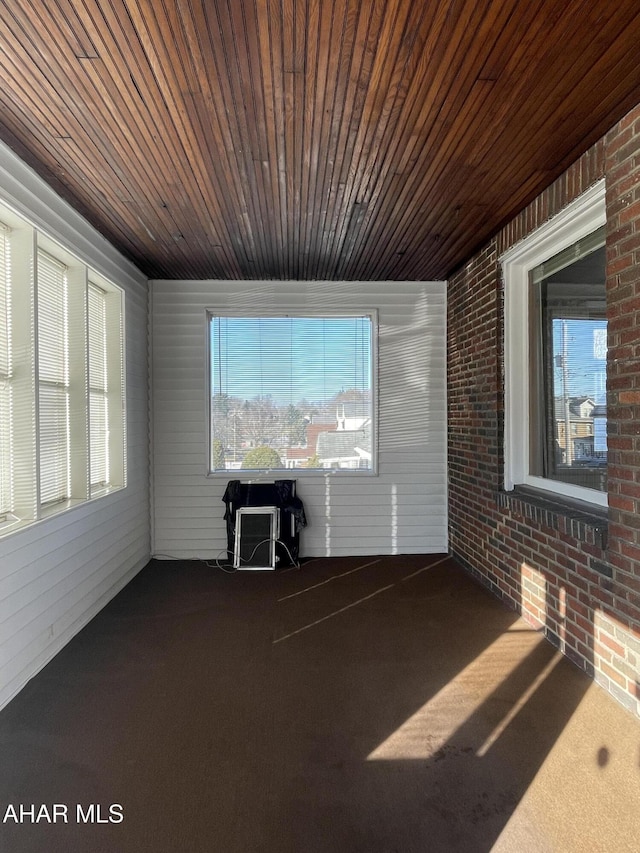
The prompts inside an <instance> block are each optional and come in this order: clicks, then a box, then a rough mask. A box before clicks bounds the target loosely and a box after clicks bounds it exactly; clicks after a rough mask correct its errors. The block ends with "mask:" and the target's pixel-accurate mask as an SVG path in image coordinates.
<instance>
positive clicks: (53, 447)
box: [37, 251, 70, 505]
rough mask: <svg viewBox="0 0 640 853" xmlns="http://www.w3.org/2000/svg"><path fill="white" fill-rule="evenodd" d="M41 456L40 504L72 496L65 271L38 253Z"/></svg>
mask: <svg viewBox="0 0 640 853" xmlns="http://www.w3.org/2000/svg"><path fill="white" fill-rule="evenodd" d="M37 306H38V309H37V313H38V438H39V443H38V458H39V472H40V477H39V481H40V503H41V504H42V505H47V504H51V503H54V502H57V501H62V500H66V499H67V498H68V497H69V496H70V448H69V326H68V291H67V267H66V266H65V265H64V264H61V263H60V262H59V261H57V260H56V259H55V258H52V257H51V256H50V255H48V254H46V253H45V252H42V251H39V252H38V265H37Z"/></svg>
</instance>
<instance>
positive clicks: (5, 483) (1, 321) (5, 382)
mask: <svg viewBox="0 0 640 853" xmlns="http://www.w3.org/2000/svg"><path fill="white" fill-rule="evenodd" d="M12 491H13V489H12V476H11V302H10V291H9V232H8V229H7V227H6V226H4V225H2V224H0V520H2V519H3V518H4V517H5V516H6V515H7V513H9V512H11V511H12V508H13V501H12Z"/></svg>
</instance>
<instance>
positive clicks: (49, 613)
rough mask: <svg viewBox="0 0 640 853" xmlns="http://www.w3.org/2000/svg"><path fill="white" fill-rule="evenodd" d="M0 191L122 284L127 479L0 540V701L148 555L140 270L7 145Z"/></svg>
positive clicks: (1, 156)
mask: <svg viewBox="0 0 640 853" xmlns="http://www.w3.org/2000/svg"><path fill="white" fill-rule="evenodd" d="M0 196H2V197H3V199H5V200H6V201H7V202H8V203H9V204H11V205H12V206H13V207H15V208H16V210H17V211H18V212H19V213H21V214H22V215H24V216H25V217H26V218H28V219H30V220H31V221H32V222H33V223H34V225H36V226H37V227H38V228H40V229H41V230H42V231H43V232H44V233H48V234H49V235H51V236H52V237H54V238H55V239H57V240H59V242H60V243H61V244H62V245H64V246H66V247H67V248H68V249H70V250H71V251H73V252H74V253H75V254H77V256H78V257H79V258H80V259H81V260H83V261H84V262H86V263H87V264H88V265H90V266H91V267H92V268H93V269H95V270H96V271H97V272H99V273H101V274H102V275H104V276H105V277H106V278H108V279H110V280H111V281H113V282H114V283H115V284H117V285H119V286H120V287H122V288H123V290H124V292H125V322H126V340H125V351H126V388H127V397H126V407H127V487H126V488H125V489H122V490H120V491H118V492H114V493H113V494H111V495H108V496H105V497H102V498H98V499H96V500H94V501H90V502H88V503H85V504H83V505H81V506H78V507H76V508H74V509H72V510H69V511H67V512H63V513H61V514H60V515H57V516H53V517H51V518H48V519H46V520H43V521H41V522H39V523H37V524H35V525H33V526H31V527H28V528H26V529H24V530H20V531H16V532H15V533H14V534H12V535H9V536H5V537H3V538H2V539H0V707H2V705H4V704H6V702H8V701H9V700H10V699H11V698H12V697H13V696H14V695H15V694H16V693H17V692H18V691H19V690H20V689H21V688H22V687H23V686H24V685H25V684H26V683H27V681H28V680H29V679H30V678H31V677H33V675H35V674H36V672H38V670H39V669H41V668H42V666H44V664H46V663H47V662H48V661H49V660H50V659H51V658H52V657H53V656H54V655H55V654H56V653H57V652H58V651H59V650H60V649H61V648H62V647H63V646H64V645H65V643H67V642H68V641H69V639H71V637H73V636H74V634H76V633H77V632H78V631H79V630H80V629H81V628H82V627H83V626H84V625H85V624H86V623H87V622H88V621H89V620H90V619H91V618H92V617H93V616H94V615H95V614H96V613H97V612H98V611H99V610H100V609H101V608H102V607H103V606H104V605H105V604H106V603H107V602H108V601H109V600H110V599H111V598H112V597H113V596H114V595H115V594H116V593H117V592H118V591H119V590H120V589H121V588H122V587H123V586H124V585H125V584H126V583H127V582H128V581H129V580H130V579H131V578H132V577H133V576H134V575H135V574H136V572H137V571H139V570H140V569H141V568H142V567H143V566H144V565H145V564H146V563H147V562H148V559H149V556H150V533H149V490H148V482H149V465H148V456H149V453H148V434H149V429H148V371H147V323H148V312H147V287H146V281H145V280H144V278H143V277H142V276H141V275H140V273H138V271H137V270H135V268H134V267H132V266H131V265H130V264H129V263H128V262H126V261H125V260H124V259H123V258H122V257H121V256H119V255H118V254H117V253H116V252H115V250H113V249H112V248H111V246H110V245H109V244H108V243H107V242H106V241H105V240H103V239H102V238H101V237H100V236H99V235H98V234H97V233H96V232H95V231H94V230H93V229H92V228H91V226H89V225H88V223H87V222H86V221H85V220H83V219H82V218H81V217H79V216H78V215H77V214H76V213H75V212H74V211H73V210H72V209H71V208H69V206H68V205H66V204H65V203H64V202H63V201H62V200H61V199H60V198H59V197H57V196H56V195H55V194H54V193H53V192H52V191H51V190H50V189H49V188H48V187H47V186H46V185H45V184H44V183H43V182H42V181H40V179H39V178H37V176H35V174H34V173H33V172H31V170H29V169H28V168H27V167H26V166H25V165H24V164H22V163H21V161H20V160H18V158H16V157H15V156H14V155H12V154H11V153H10V152H9V151H8V150H6V149H4V148H0Z"/></svg>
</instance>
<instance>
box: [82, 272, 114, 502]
mask: <svg viewBox="0 0 640 853" xmlns="http://www.w3.org/2000/svg"><path fill="white" fill-rule="evenodd" d="M87 316H88V328H89V458H90V479H89V482H90V486H91V491H92V492H94V491H96V490H99V489H101V488H104V487H105V486H107V485H108V483H109V437H108V422H109V418H108V412H109V396H108V392H109V388H108V385H107V311H106V293H105V292H104V290H102V288H100V287H97V285H95V284H91V283H89V290H88V313H87Z"/></svg>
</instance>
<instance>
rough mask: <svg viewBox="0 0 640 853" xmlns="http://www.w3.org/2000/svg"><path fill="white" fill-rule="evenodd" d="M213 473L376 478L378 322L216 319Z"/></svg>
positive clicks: (212, 330)
mask: <svg viewBox="0 0 640 853" xmlns="http://www.w3.org/2000/svg"><path fill="white" fill-rule="evenodd" d="M209 346H210V364H209V369H210V377H211V383H210V401H209V403H210V425H211V429H210V470H211V471H212V472H215V471H228V470H233V469H238V468H242V469H254V470H255V469H258V470H267V469H274V468H276V469H278V468H289V469H294V468H295V469H323V470H327V469H330V470H334V471H340V470H348V471H352V472H353V471H354V470H358V471H365V472H366V471H369V472H370V471H372V470H374V467H375V465H374V463H375V429H374V424H375V418H374V404H375V401H374V393H373V392H374V387H375V386H374V379H373V370H374V361H375V359H374V347H375V315H374V314H361V315H357V316H356V315H352V316H344V315H341V316H290V315H286V316H217V315H216V316H214V315H210V317H209Z"/></svg>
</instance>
